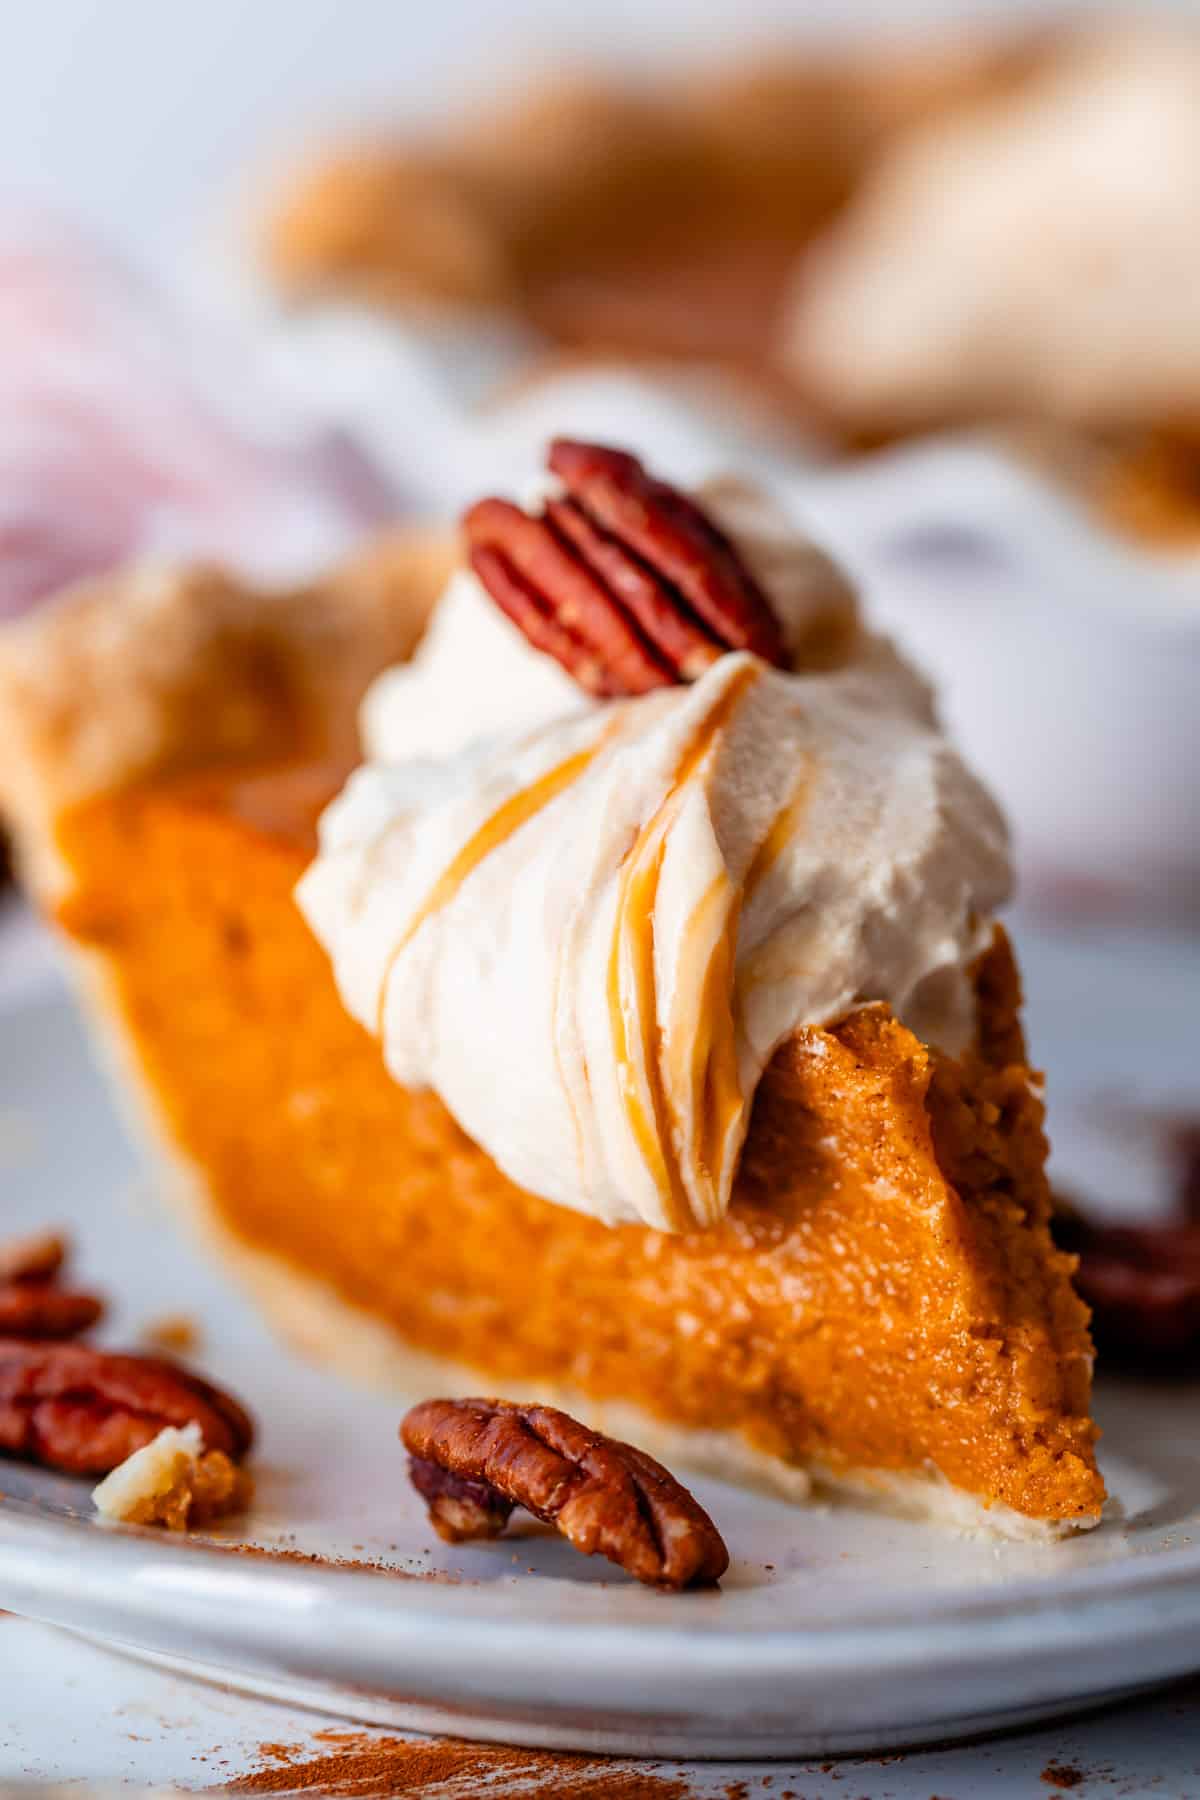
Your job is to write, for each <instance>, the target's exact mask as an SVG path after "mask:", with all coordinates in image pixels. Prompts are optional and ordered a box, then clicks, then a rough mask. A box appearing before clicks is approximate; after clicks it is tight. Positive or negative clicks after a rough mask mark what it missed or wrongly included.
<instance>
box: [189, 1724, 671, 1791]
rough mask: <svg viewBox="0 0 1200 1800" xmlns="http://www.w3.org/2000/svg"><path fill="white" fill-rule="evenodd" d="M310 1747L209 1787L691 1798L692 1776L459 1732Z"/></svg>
mask: <svg viewBox="0 0 1200 1800" xmlns="http://www.w3.org/2000/svg"><path fill="white" fill-rule="evenodd" d="M313 1743H314V1746H319V1748H318V1749H317V1750H316V1754H308V1753H307V1751H306V1747H305V1746H302V1745H298V1744H295V1745H289V1744H260V1745H259V1758H260V1761H261V1766H260V1767H258V1768H256V1769H254V1770H252V1771H251V1772H250V1773H249V1774H248V1775H242V1776H239V1777H238V1778H237V1780H235V1781H231V1782H228V1783H227V1784H225V1785H224V1786H223V1787H221V1788H218V1789H215V1790H213V1789H209V1790H208V1791H209V1792H214V1791H215V1792H218V1793H224V1794H292V1793H296V1794H313V1795H354V1794H359V1795H367V1794H389V1795H394V1794H426V1793H428V1794H430V1795H431V1796H432V1795H434V1794H437V1795H441V1794H442V1793H443V1790H444V1792H445V1796H446V1800H450V1796H452V1795H460V1794H461V1795H464V1796H465V1795H473V1794H476V1793H479V1792H481V1791H483V1788H484V1784H485V1783H486V1792H487V1794H488V1797H489V1800H687V1796H688V1795H689V1794H690V1793H691V1787H690V1784H689V1783H688V1781H687V1780H686V1779H685V1778H683V1777H679V1776H675V1775H658V1774H655V1773H654V1772H653V1771H652V1770H647V1769H644V1768H638V1767H635V1766H633V1765H631V1764H628V1763H622V1762H619V1761H614V1760H613V1759H611V1758H608V1757H591V1756H570V1755H559V1754H556V1753H553V1752H549V1751H545V1750H511V1749H507V1748H504V1747H503V1746H500V1745H493V1744H468V1743H463V1742H461V1741H460V1740H459V1739H456V1738H437V1739H417V1740H411V1739H407V1738H396V1737H376V1736H375V1735H374V1734H373V1733H371V1732H368V1731H318V1732H316V1733H315V1734H314V1739H313Z"/></svg>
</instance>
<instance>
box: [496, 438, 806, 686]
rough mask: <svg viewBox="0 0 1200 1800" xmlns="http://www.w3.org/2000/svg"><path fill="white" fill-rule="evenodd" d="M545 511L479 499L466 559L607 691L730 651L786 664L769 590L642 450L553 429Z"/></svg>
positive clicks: (585, 677)
mask: <svg viewBox="0 0 1200 1800" xmlns="http://www.w3.org/2000/svg"><path fill="white" fill-rule="evenodd" d="M547 466H548V467H549V470H550V473H551V474H552V475H554V476H556V477H557V478H558V481H559V483H560V484H561V487H562V490H563V491H562V492H561V493H559V494H556V495H553V496H551V497H550V498H548V499H547V500H546V501H545V502H544V504H543V507H542V510H541V511H540V512H536V513H535V512H526V511H525V510H523V509H522V508H521V507H519V506H514V505H513V503H512V502H511V501H509V500H498V499H487V500H480V501H478V502H477V503H476V504H475V505H474V506H472V507H471V508H470V510H469V511H468V512H467V514H466V515H465V517H464V520H463V528H464V531H465V533H466V540H467V548H468V554H469V557H470V562H471V567H472V568H473V569H474V571H475V573H476V575H477V576H478V577H479V579H480V581H481V582H482V584H483V586H484V588H485V589H486V590H487V592H488V593H489V594H490V595H491V597H492V599H493V600H494V601H495V602H496V604H497V605H498V606H499V607H500V608H501V610H502V611H503V612H504V613H506V614H507V616H508V617H509V618H510V619H511V620H512V621H513V623H514V624H515V625H516V626H518V627H519V629H520V630H521V631H522V632H524V634H525V636H526V637H527V638H528V639H529V642H530V643H531V644H532V645H533V646H534V648H535V649H537V650H541V651H544V652H545V653H546V654H547V655H548V656H552V657H554V659H555V660H556V661H557V662H559V663H561V664H562V666H563V668H564V669H566V670H567V672H568V673H569V674H570V675H573V676H574V678H575V680H576V681H578V682H579V684H580V685H581V686H582V687H584V688H586V689H587V690H588V692H589V693H592V694H596V695H598V696H600V697H601V698H614V697H617V696H622V695H634V694H645V693H649V692H651V691H652V690H653V689H655V688H662V687H672V686H674V685H676V684H677V683H679V682H688V681H695V680H696V679H697V678H698V677H699V676H701V675H703V673H704V671H705V670H706V669H708V668H710V667H711V666H712V664H713V663H714V662H716V660H717V658H718V657H720V656H722V655H724V654H725V653H726V652H727V651H730V650H749V651H752V652H753V653H754V654H755V655H756V656H760V657H762V659H763V660H764V661H765V662H769V663H774V664H775V665H776V666H778V667H782V666H784V664H785V662H786V655H785V650H784V643H783V634H782V632H781V630H780V626H779V621H778V619H777V618H776V616H775V614H774V612H773V611H772V609H771V605H770V602H769V601H768V599H767V597H766V595H765V594H764V593H763V591H762V588H761V587H760V586H759V584H758V582H757V581H756V580H755V578H754V576H753V575H752V574H751V573H750V570H749V569H748V568H747V567H746V564H745V562H744V560H743V558H742V556H741V555H740V553H739V551H738V550H737V549H736V547H735V546H734V544H733V543H732V542H731V541H730V539H729V538H728V537H727V536H726V535H725V533H724V532H723V531H722V530H721V529H720V528H719V526H717V525H716V524H715V523H714V522H713V520H712V519H711V518H710V517H709V515H708V514H707V513H706V512H705V511H704V510H703V508H702V507H700V506H697V504H696V502H695V501H694V500H692V499H690V498H689V497H688V496H687V495H685V494H682V493H680V491H679V490H678V489H677V488H674V487H670V486H669V485H668V484H667V483H666V482H663V481H658V480H656V479H655V478H654V477H653V476H652V475H648V474H647V473H646V471H645V469H644V468H643V467H642V465H641V463H640V462H639V461H638V460H637V458H636V457H635V456H630V455H629V454H628V452H626V451H624V450H614V449H609V448H607V447H605V446H603V445H600V444H583V443H576V442H574V441H572V440H570V439H567V438H557V439H556V440H555V441H554V443H553V444H551V446H550V451H549V455H548V457H547Z"/></svg>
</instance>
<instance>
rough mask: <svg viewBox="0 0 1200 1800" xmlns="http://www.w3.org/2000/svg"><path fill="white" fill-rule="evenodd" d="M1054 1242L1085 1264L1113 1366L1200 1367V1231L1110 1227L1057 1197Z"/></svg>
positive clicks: (1082, 1278)
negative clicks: (1088, 1217) (1088, 1216)
mask: <svg viewBox="0 0 1200 1800" xmlns="http://www.w3.org/2000/svg"><path fill="white" fill-rule="evenodd" d="M1053 1232H1054V1240H1055V1242H1056V1243H1057V1244H1058V1246H1059V1248H1060V1249H1062V1250H1068V1251H1070V1252H1071V1253H1072V1254H1073V1255H1075V1256H1077V1257H1078V1258H1079V1266H1078V1268H1077V1269H1076V1272H1075V1286H1076V1288H1077V1289H1078V1290H1079V1293H1080V1295H1081V1296H1082V1298H1083V1299H1084V1300H1086V1301H1087V1303H1088V1305H1089V1306H1090V1307H1091V1309H1092V1335H1093V1337H1094V1338H1095V1340H1096V1347H1097V1349H1098V1351H1099V1352H1100V1355H1101V1358H1102V1359H1103V1361H1104V1362H1105V1363H1106V1364H1116V1363H1121V1364H1124V1365H1125V1366H1127V1367H1132V1368H1140V1369H1143V1370H1160V1371H1163V1372H1167V1371H1170V1372H1173V1373H1177V1374H1187V1373H1191V1372H1194V1371H1195V1369H1196V1368H1197V1366H1200V1224H1198V1223H1195V1222H1192V1221H1186V1222H1180V1223H1172V1222H1170V1221H1168V1222H1166V1223H1163V1224H1157V1225H1124V1224H1121V1225H1110V1224H1102V1223H1099V1222H1097V1221H1095V1220H1092V1219H1087V1218H1085V1217H1084V1216H1083V1215H1082V1214H1081V1213H1080V1212H1078V1211H1077V1210H1076V1209H1075V1207H1074V1206H1072V1205H1071V1204H1070V1203H1069V1202H1064V1201H1063V1200H1062V1198H1061V1196H1060V1197H1057V1198H1056V1212H1055V1217H1054V1221H1053Z"/></svg>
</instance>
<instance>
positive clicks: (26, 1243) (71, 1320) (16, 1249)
mask: <svg viewBox="0 0 1200 1800" xmlns="http://www.w3.org/2000/svg"><path fill="white" fill-rule="evenodd" d="M66 1257H67V1242H66V1239H65V1238H62V1237H60V1236H59V1235H58V1233H57V1232H52V1231H42V1232H36V1233H33V1234H31V1235H30V1236H28V1237H21V1238H10V1239H8V1240H7V1241H6V1242H4V1243H2V1244H0V1338H6V1337H23V1338H69V1337H76V1336H77V1335H78V1334H79V1333H80V1332H81V1331H87V1330H88V1329H89V1328H90V1327H91V1326H92V1325H94V1324H95V1323H96V1321H97V1320H98V1319H99V1318H100V1317H101V1316H102V1314H103V1312H104V1307H103V1304H102V1302H101V1301H100V1300H98V1299H97V1298H96V1296H95V1295H94V1294H86V1293H78V1292H75V1291H73V1290H70V1289H67V1288H63V1287H60V1286H59V1282H58V1277H59V1274H60V1273H61V1270H62V1267H63V1264H64V1262H65V1261H66Z"/></svg>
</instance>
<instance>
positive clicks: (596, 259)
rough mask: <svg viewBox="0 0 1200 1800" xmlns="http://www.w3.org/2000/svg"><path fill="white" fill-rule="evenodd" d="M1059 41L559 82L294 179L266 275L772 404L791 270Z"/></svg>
mask: <svg viewBox="0 0 1200 1800" xmlns="http://www.w3.org/2000/svg"><path fill="white" fill-rule="evenodd" d="M1044 54H1045V41H1044V40H1043V39H1042V38H1038V39H1036V40H1035V39H1032V38H1030V39H1022V40H1019V41H1015V42H1009V41H1001V42H996V43H989V44H987V45H985V46H971V45H968V44H966V43H965V42H960V41H958V40H955V41H953V42H948V43H947V44H945V45H944V46H943V47H939V48H937V49H933V48H929V47H926V48H924V49H922V50H920V51H919V52H918V51H914V50H912V49H905V48H902V47H897V48H895V49H893V50H892V51H890V52H888V53H887V54H884V53H883V52H863V51H861V50H860V51H855V52H845V53H841V54H838V55H833V54H829V55H827V56H825V57H820V56H817V55H815V54H808V55H804V56H801V55H799V54H797V53H796V52H794V51H792V52H788V53H787V54H786V55H783V56H777V57H772V58H770V59H769V60H765V59H764V60H760V61H756V62H753V63H745V64H740V65H735V66H727V67H725V68H723V69H721V70H719V71H710V72H707V73H701V74H695V73H693V74H681V75H680V76H679V77H678V78H676V79H674V80H667V81H662V82H660V83H659V84H658V85H657V86H653V85H649V84H647V85H645V86H641V87H637V86H634V85H633V84H632V83H629V82H628V81H626V82H624V83H620V84H617V83H613V84H609V85H606V84H604V83H603V82H602V81H600V80H598V79H590V78H579V79H571V78H562V79H559V80H557V81H553V82H549V83H546V84H544V85H542V86H540V87H535V88H532V89H529V90H527V91H526V92H525V93H523V94H519V95H518V96H516V97H515V98H511V97H509V98H505V99H504V100H503V101H502V102H500V103H498V104H495V105H492V106H485V107H484V108H483V109H482V111H479V112H477V113H476V114H475V116H474V117H473V118H472V119H470V120H467V119H459V120H458V121H457V122H456V124H455V125H454V126H453V127H452V128H451V129H450V130H449V131H448V132H447V133H446V135H445V136H444V137H442V138H441V139H440V140H434V139H428V138H427V139H425V140H419V139H415V138H414V139H409V140H407V141H402V140H397V141H396V142H394V143H390V144H389V143H378V142H377V143H374V144H367V145H362V146H359V147H348V148H347V149H345V150H344V151H341V152H337V153H334V154H332V155H330V156H328V157H326V158H324V159H320V158H319V159H318V160H317V162H316V164H315V166H314V167H313V168H312V169H311V170H310V171H309V172H308V173H307V174H305V175H303V176H302V177H300V178H298V179H297V180H296V182H295V184H294V186H293V187H292V189H291V191H290V192H288V193H287V194H286V195H285V196H284V199H283V201H282V203H281V205H280V206H279V208H278V210H277V212H276V213H275V215H274V217H273V218H272V219H271V221H270V224H269V228H268V234H267V258H268V262H269V266H270V269H271V271H272V274H273V277H274V279H275V280H276V281H277V283H278V284H279V285H280V287H281V288H282V289H283V290H284V291H285V292H286V293H287V294H288V295H290V296H293V297H305V296H307V297H313V296H316V295H323V296H331V295H332V296H335V297H338V298H346V297H354V298H358V299H363V300H366V301H369V302H372V303H376V304H378V303H382V304H384V305H388V306H393V307H397V308H404V307H406V306H411V305H412V304H413V303H414V302H415V303H428V302H429V301H438V302H443V303H453V304H454V305H456V306H459V307H464V308H476V309H480V308H484V309H501V310H507V311H509V312H510V313H512V314H515V315H517V316H518V317H519V318H520V319H521V320H523V321H524V322H525V323H526V324H528V325H530V326H532V327H533V328H534V329H535V330H536V331H537V332H539V333H540V334H542V336H543V337H544V338H545V339H546V340H547V341H548V342H550V343H553V344H557V345H559V346H562V345H566V346H570V347H573V348H586V349H588V350H591V351H597V352H601V353H604V354H608V355H611V354H613V353H614V352H615V353H621V354H624V355H627V356H629V355H632V356H654V357H677V358H681V359H692V358H700V359H704V360H709V361H716V362H719V363H724V364H728V365H730V366H732V367H735V368H737V369H739V370H741V371H743V372H748V373H750V374H752V375H753V376H755V377H756V378H758V379H759V380H763V379H765V380H767V381H769V382H770V383H771V384H772V385H773V386H778V385H779V382H780V370H779V368H778V367H777V365H776V361H775V358H774V355H773V347H772V334H773V329H774V325H775V322H776V320H777V318H778V316H779V314H780V309H781V307H782V305H783V303H784V301H785V299H786V296H787V293H788V289H789V286H790V284H791V281H792V277H793V269H794V265H795V261H796V257H797V255H798V254H799V253H800V251H801V250H803V249H804V248H805V247H806V246H807V245H808V244H809V243H811V242H812V240H813V239H814V238H815V237H816V236H817V235H818V234H819V233H821V232H822V231H823V230H825V229H826V228H827V227H828V226H829V225H830V224H831V222H832V221H834V220H835V219H837V218H838V217H839V215H840V214H841V213H842V212H843V211H844V209H845V208H846V206H847V204H848V203H849V202H850V200H851V199H852V197H853V195H854V194H855V192H856V190H857V188H858V187H859V185H860V183H861V182H862V180H863V178H864V175H865V173H866V172H867V170H868V169H869V168H871V167H872V166H873V165H874V163H875V162H876V161H877V159H878V158H879V157H880V156H881V155H884V154H885V153H886V152H887V151H888V150H889V148H890V147H891V145H893V144H894V143H895V142H896V141H897V139H899V138H901V137H902V136H904V135H905V134H906V133H907V132H908V131H909V130H910V129H911V128H912V127H913V126H914V125H915V124H916V123H917V122H919V121H920V120H922V119H925V118H928V117H930V116H931V115H932V116H938V117H940V116H943V115H944V114H946V113H948V112H953V111H955V110H957V109H958V108H960V107H962V106H964V105H967V104H969V103H970V102H972V101H977V100H978V99H979V98H980V97H981V96H983V95H990V94H994V93H997V92H1003V91H1005V90H1006V89H1007V88H1009V87H1010V86H1012V85H1013V84H1014V83H1017V84H1020V83H1021V82H1022V81H1023V80H1024V79H1026V78H1027V77H1028V74H1029V72H1030V70H1031V68H1033V67H1036V66H1037V65H1038V64H1039V63H1040V61H1041V59H1042V57H1043V55H1044Z"/></svg>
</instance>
